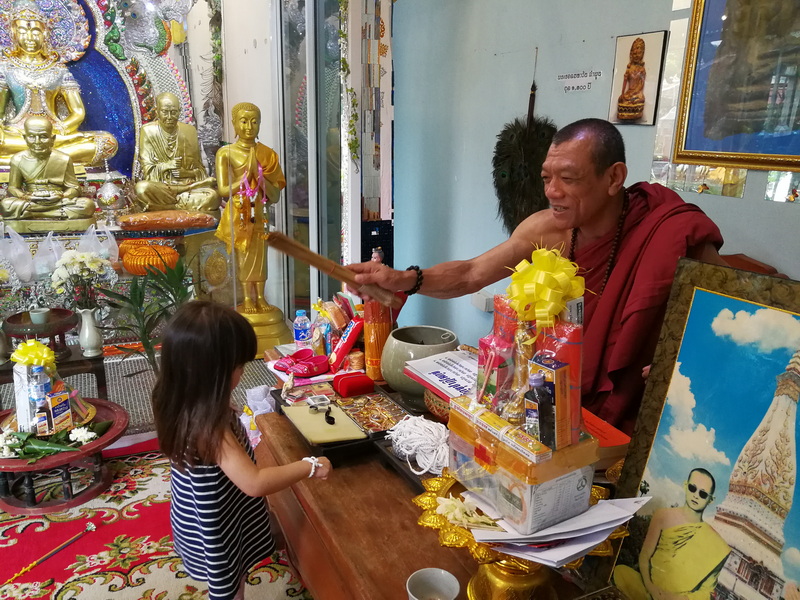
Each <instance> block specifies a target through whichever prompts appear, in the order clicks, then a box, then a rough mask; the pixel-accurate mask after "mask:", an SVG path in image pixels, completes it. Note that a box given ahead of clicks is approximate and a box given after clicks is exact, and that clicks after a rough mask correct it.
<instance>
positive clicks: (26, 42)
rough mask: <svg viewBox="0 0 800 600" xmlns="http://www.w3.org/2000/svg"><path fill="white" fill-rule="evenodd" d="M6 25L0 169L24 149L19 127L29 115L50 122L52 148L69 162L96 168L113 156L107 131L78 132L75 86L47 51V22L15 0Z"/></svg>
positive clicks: (25, 1)
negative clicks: (7, 44)
mask: <svg viewBox="0 0 800 600" xmlns="http://www.w3.org/2000/svg"><path fill="white" fill-rule="evenodd" d="M9 21H10V23H11V32H10V34H11V40H12V44H13V46H12V47H11V48H10V49H5V50H4V51H3V53H2V55H1V56H0V117H3V127H2V129H1V130H0V165H7V164H8V163H9V161H10V160H11V157H12V156H13V155H15V154H16V153H17V152H22V151H24V150H25V149H26V148H27V144H26V142H25V137H24V135H23V132H22V127H23V123H24V122H25V120H26V119H27V118H28V117H30V116H41V117H44V118H46V119H47V120H49V121H50V122H51V123H52V124H53V128H54V130H55V133H56V139H55V148H56V149H57V150H60V151H62V152H65V153H66V154H68V155H69V156H70V158H72V160H73V162H74V163H75V164H81V165H92V164H98V163H102V161H103V160H105V159H108V158H111V157H112V156H114V154H116V152H117V140H116V139H115V138H114V136H113V135H112V134H111V133H108V132H106V131H78V129H79V128H80V126H81V124H82V123H83V120H84V118H85V117H86V110H85V108H84V105H83V100H82V98H81V90H80V86H79V85H78V82H77V81H75V78H74V77H73V76H72V74H71V73H70V72H69V70H68V69H67V67H66V65H65V64H64V62H63V60H62V58H61V57H60V55H59V54H58V52H56V51H55V50H53V49H52V48H50V44H49V41H48V40H49V35H50V32H49V27H48V25H47V18H46V17H45V15H44V14H43V13H42V11H41V10H40V8H39V7H38V6H37V4H36V3H35V2H33V0H16V1H15V2H14V5H13V9H12V13H11V17H10V19H9ZM9 99H10V100H11V105H9V102H8V101H9Z"/></svg>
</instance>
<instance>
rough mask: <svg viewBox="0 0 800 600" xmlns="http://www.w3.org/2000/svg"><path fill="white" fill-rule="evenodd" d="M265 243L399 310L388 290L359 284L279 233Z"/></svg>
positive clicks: (339, 267) (348, 273) (397, 300)
mask: <svg viewBox="0 0 800 600" xmlns="http://www.w3.org/2000/svg"><path fill="white" fill-rule="evenodd" d="M267 243H268V244H269V245H270V247H272V248H275V250H277V251H278V252H283V253H284V254H286V255H288V256H291V257H292V258H295V259H297V260H299V261H301V262H304V263H306V264H307V265H311V266H312V267H314V268H316V269H319V270H320V271H322V272H323V273H325V274H326V275H330V276H331V277H333V278H334V279H336V280H338V281H341V282H342V283H346V284H347V285H349V286H350V287H351V288H353V289H354V290H358V291H359V292H361V293H363V294H364V295H366V296H369V297H370V298H374V299H375V300H377V301H378V302H380V303H381V304H383V305H384V306H389V307H391V308H400V307H401V306H402V305H403V303H402V301H401V300H400V298H398V297H397V296H395V295H394V294H393V293H392V292H390V291H389V290H385V289H383V288H382V287H379V286H377V285H373V284H366V285H364V284H361V283H358V282H357V281H356V274H355V273H354V272H353V271H351V270H350V269H348V268H347V267H343V266H342V265H340V264H338V263H335V262H333V261H332V260H331V259H330V258H328V257H326V256H322V255H321V254H317V253H316V252H313V251H312V250H311V249H310V248H308V247H306V246H304V245H303V244H301V243H300V242H298V241H296V240H293V239H292V238H290V237H287V236H286V235H284V234H283V233H281V232H279V231H271V232H270V233H269V234H268V235H267Z"/></svg>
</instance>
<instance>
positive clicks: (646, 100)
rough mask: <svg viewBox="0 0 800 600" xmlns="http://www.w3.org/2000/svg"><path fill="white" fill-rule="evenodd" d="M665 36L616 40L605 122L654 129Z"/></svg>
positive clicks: (659, 33)
mask: <svg viewBox="0 0 800 600" xmlns="http://www.w3.org/2000/svg"><path fill="white" fill-rule="evenodd" d="M666 41H667V32H666V31H652V32H650V33H639V34H636V35H622V36H619V37H618V38H617V51H616V55H615V58H614V77H613V79H612V83H611V104H610V107H609V111H608V120H609V121H611V122H612V123H620V124H622V125H625V124H628V125H654V124H655V115H656V108H657V107H658V89H659V87H660V85H659V82H660V81H661V70H662V65H663V62H664V49H665V48H666Z"/></svg>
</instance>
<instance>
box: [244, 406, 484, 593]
mask: <svg viewBox="0 0 800 600" xmlns="http://www.w3.org/2000/svg"><path fill="white" fill-rule="evenodd" d="M256 423H257V425H258V428H259V430H260V431H261V433H262V434H263V437H262V439H261V443H260V444H259V445H258V446H257V448H256V458H257V459H258V463H259V464H260V465H263V466H274V465H279V464H286V463H289V462H292V461H295V460H298V459H300V458H302V457H303V456H308V455H309V454H310V450H309V447H308V446H307V445H306V443H305V441H304V440H303V438H302V437H301V436H300V435H299V434H298V433H297V431H296V430H295V429H294V427H293V426H292V424H291V423H290V422H289V420H288V419H287V418H286V417H284V416H282V415H278V414H276V413H269V414H264V415H258V416H257V417H256ZM342 463H343V464H341V465H340V466H338V467H337V468H335V469H334V470H333V473H331V476H330V478H329V479H328V480H327V481H321V480H318V479H308V480H303V481H301V482H299V483H297V484H295V485H293V486H292V487H291V488H289V489H286V490H283V491H281V492H278V493H276V494H273V495H271V496H269V505H270V508H271V510H272V512H273V513H274V515H275V516H276V517H277V519H278V521H279V524H280V526H281V528H282V530H283V534H284V536H285V538H286V542H287V546H288V551H289V555H290V557H291V559H292V562H293V564H294V565H295V566H296V567H297V569H298V570H299V571H300V575H301V577H302V578H303V582H304V583H305V585H306V587H307V588H308V590H309V591H310V592H311V594H312V596H313V597H314V598H315V600H339V599H341V600H360V599H363V600H375V599H376V598H381V599H382V600H393V599H395V598H397V599H403V600H405V599H406V598H408V594H407V593H406V590H405V585H406V579H408V576H409V575H411V573H413V572H414V571H416V570H417V569H422V568H425V567H439V568H442V569H446V570H448V571H450V572H451V573H453V574H454V575H455V576H456V577H457V578H458V580H459V582H460V583H461V593H460V595H459V598H462V599H463V598H466V597H467V595H466V589H467V582H468V581H469V579H470V577H471V576H472V574H473V573H474V572H475V571H476V570H477V564H476V563H475V561H473V559H472V558H471V557H470V555H469V552H468V551H467V550H465V549H454V548H444V547H442V546H440V545H439V539H438V532H436V531H434V530H432V529H425V528H423V527H421V526H419V525H417V519H418V518H419V516H420V515H421V514H422V513H421V510H420V509H419V508H418V507H417V506H416V505H414V504H413V503H412V501H411V499H412V498H413V497H414V496H415V495H416V493H415V492H414V491H413V490H412V489H411V487H410V486H409V484H408V483H407V482H406V481H405V480H404V479H403V478H402V477H401V476H400V475H399V474H398V473H396V472H395V471H393V470H390V469H389V468H387V467H384V466H383V464H381V462H380V461H379V460H378V458H377V455H376V454H369V455H362V456H358V457H352V458H350V459H347V460H345V461H342Z"/></svg>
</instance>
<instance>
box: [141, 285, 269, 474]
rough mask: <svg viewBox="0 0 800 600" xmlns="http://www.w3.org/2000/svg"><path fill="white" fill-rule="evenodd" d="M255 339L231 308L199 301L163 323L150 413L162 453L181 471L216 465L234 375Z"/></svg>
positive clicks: (248, 356) (251, 354)
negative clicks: (154, 423) (158, 370)
mask: <svg viewBox="0 0 800 600" xmlns="http://www.w3.org/2000/svg"><path fill="white" fill-rule="evenodd" d="M255 355H256V336H255V333H254V332H253V328H252V326H251V325H250V323H248V322H247V320H246V319H245V318H244V317H243V316H242V315H240V314H239V313H237V312H236V311H235V310H233V309H231V308H228V307H226V306H223V305H221V304H216V303H213V302H206V301H201V300H194V301H191V302H188V303H186V304H184V305H183V306H181V307H180V308H179V309H178V311H177V312H176V313H175V315H174V316H173V317H172V319H171V320H170V322H169V324H168V325H167V328H166V331H165V332H164V341H163V343H162V345H161V371H160V374H159V377H158V380H157V381H156V385H155V387H154V388H153V414H154V416H155V422H156V431H157V432H158V439H159V443H160V445H161V450H162V452H164V454H165V455H166V456H167V457H169V458H170V459H171V460H172V461H173V463H174V464H175V465H176V466H177V467H178V468H180V469H182V468H183V466H184V465H190V466H194V465H197V464H215V463H216V461H217V457H218V456H219V449H220V446H221V444H222V437H223V435H224V433H225V431H226V429H227V428H229V427H230V426H231V422H232V420H233V419H234V418H235V416H234V414H233V411H231V409H230V406H229V400H230V395H231V391H232V390H231V384H232V377H233V373H234V371H235V370H236V368H237V367H241V366H243V365H244V364H245V363H246V362H248V361H250V360H253V358H255Z"/></svg>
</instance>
